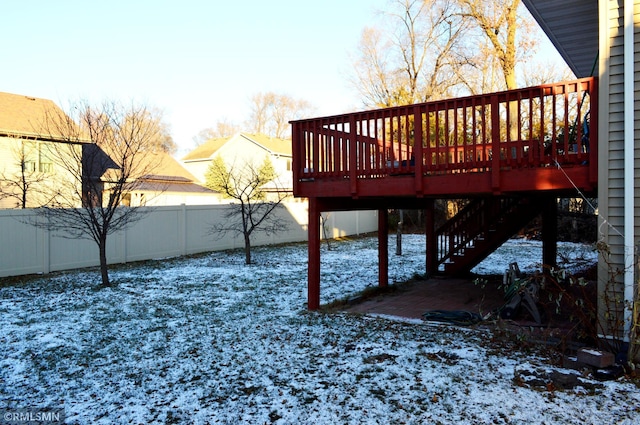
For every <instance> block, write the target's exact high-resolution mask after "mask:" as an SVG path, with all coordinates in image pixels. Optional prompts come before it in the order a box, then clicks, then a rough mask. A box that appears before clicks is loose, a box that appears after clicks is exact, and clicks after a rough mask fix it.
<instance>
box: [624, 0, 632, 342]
mask: <svg viewBox="0 0 640 425" xmlns="http://www.w3.org/2000/svg"><path fill="white" fill-rule="evenodd" d="M633 9H634V0H624V252H625V255H624V340H625V341H627V342H628V341H629V339H630V336H631V326H632V320H633V302H634V297H633V295H634V271H635V267H634V257H635V255H634V254H635V252H634V246H635V232H634V225H635V223H634V221H635V220H634V205H635V194H634V192H635V191H634V148H635V141H634V126H635V125H634V124H635V122H634V94H635V90H634V65H635V55H634V22H633Z"/></svg>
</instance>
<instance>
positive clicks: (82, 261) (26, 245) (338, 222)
mask: <svg viewBox="0 0 640 425" xmlns="http://www.w3.org/2000/svg"><path fill="white" fill-rule="evenodd" d="M227 208H228V206H224V205H202V206H198V205H190V206H185V205H180V206H175V207H157V208H153V209H150V212H149V214H148V215H146V216H145V217H144V219H142V220H141V221H139V222H137V223H136V224H135V225H133V226H131V227H130V228H129V229H127V230H126V231H123V232H119V233H117V234H114V235H111V236H110V237H109V239H108V241H107V257H108V261H109V262H110V263H112V264H113V263H123V262H128V261H138V260H146V259H154V258H164V257H172V256H179V255H187V254H194V253H199V252H208V251H217V250H224V249H233V248H241V247H243V246H244V243H243V240H242V238H241V237H232V236H231V235H228V236H227V237H225V238H222V239H217V240H216V239H215V238H214V237H212V236H210V235H209V234H208V229H209V228H211V226H212V225H213V224H215V223H216V222H217V221H220V220H224V213H225V211H226V209H227ZM281 214H282V215H283V218H284V219H286V220H287V222H288V223H289V225H290V226H289V230H288V231H286V232H282V233H280V234H278V235H273V236H270V237H267V236H264V235H263V234H256V235H255V236H254V237H252V244H253V245H256V246H257V245H268V244H276V243H287V242H302V241H306V240H307V223H308V221H307V218H308V205H307V203H306V202H299V201H296V202H291V203H287V204H286V205H285V208H284V209H283V210H282V211H281ZM25 217H33V212H32V211H30V210H4V211H0V238H1V242H0V277H3V276H17V275H23V274H32V273H48V272H50V271H56V270H67V269H74V268H81V267H90V266H96V265H98V264H99V263H98V248H97V246H96V244H95V243H94V242H93V241H87V240H76V239H66V238H63V237H60V236H57V235H53V234H50V233H49V232H47V231H45V230H43V229H40V228H36V227H34V226H32V225H29V224H27V223H26V220H25ZM377 225H378V219H377V212H376V211H355V212H341V213H332V214H331V217H330V220H329V221H328V226H329V229H328V235H329V236H345V235H354V234H360V233H368V232H372V231H375V230H376V229H377Z"/></svg>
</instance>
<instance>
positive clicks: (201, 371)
mask: <svg viewBox="0 0 640 425" xmlns="http://www.w3.org/2000/svg"><path fill="white" fill-rule="evenodd" d="M392 238H393V237H392ZM403 241H404V255H403V256H402V257H396V256H395V255H393V254H392V255H390V265H389V274H390V278H391V280H392V281H404V280H407V279H409V278H411V277H412V276H413V275H414V274H416V273H423V272H424V254H423V253H424V251H423V250H424V245H425V244H424V237H423V236H419V235H405V236H404V238H403ZM394 243H395V241H390V246H393V244H394ZM525 248H526V249H525ZM540 250H541V249H540V245H539V243H537V242H526V241H520V242H518V241H511V242H509V243H508V244H507V245H506V246H505V247H504V248H503V249H502V250H501V252H500V253H498V254H495V255H494V256H493V257H492V258H490V259H489V260H488V261H485V262H484V263H483V264H481V265H480V266H478V268H477V269H476V271H478V272H481V273H502V271H503V269H504V268H505V267H506V265H508V264H509V263H510V262H512V261H518V263H519V265H520V268H521V269H523V270H531V269H532V268H534V267H535V263H536V262H537V261H539V259H540V258H541V254H540ZM559 251H560V252H561V253H564V252H571V255H572V256H582V257H585V258H586V259H591V260H593V259H594V258H595V254H593V253H591V252H588V250H585V252H586V253H583V252H582V251H581V250H580V249H577V248H576V247H575V246H574V245H562V246H561V247H560V249H559ZM529 252H530V253H531V257H530V258H528V257H527V256H526V254H527V253H529ZM306 256H307V251H306V245H304V244H299V245H288V246H282V247H275V248H274V247H264V248H256V249H255V251H254V260H255V263H256V264H255V265H252V266H244V265H243V258H244V257H243V255H242V253H240V252H232V253H230V252H216V253H210V254H207V255H202V256H196V257H194V258H176V259H168V260H164V261H158V262H148V263H145V264H144V265H139V264H136V265H129V266H122V267H118V268H117V269H114V270H113V271H112V273H111V276H112V280H113V281H114V282H116V283H117V286H116V287H114V288H110V289H102V290H96V289H95V288H96V285H97V284H98V282H99V278H100V277H99V274H98V272H96V271H94V270H91V271H77V272H69V273H60V274H54V275H51V276H44V277H41V278H37V279H33V280H30V281H28V282H27V283H26V284H24V285H9V286H4V287H0V350H2V353H3V355H2V358H1V360H0V409H6V408H22V407H30V408H34V407H37V408H43V407H63V408H64V409H65V412H66V417H67V423H73V424H75V423H78V424H120V423H123V424H125V423H126V424H165V423H179V424H182V423H185V424H191V423H193V424H264V423H278V424H403V423H406V424H431V423H434V424H437V423H442V424H485V423H486V424H559V423H570V424H574V423H575V424H612V423H621V424H633V423H638V422H639V421H640V419H639V418H640V410H639V409H640V408H639V407H638V406H640V390H639V389H638V387H636V386H635V385H634V384H633V383H630V382H627V381H624V380H620V381H610V382H605V383H602V386H601V387H598V388H596V389H584V388H582V387H577V388H576V389H573V390H567V391H546V390H544V391H543V390H535V389H530V388H527V387H523V386H518V385H516V384H515V383H514V368H516V367H518V366H521V365H522V364H525V363H530V364H532V365H537V364H541V365H543V364H546V363H545V362H546V359H545V358H544V357H543V356H541V355H536V354H532V353H531V352H528V353H520V352H517V351H514V350H501V349H500V346H499V345H494V344H492V343H491V342H490V340H491V338H490V335H489V334H488V333H486V331H480V330H473V329H460V328H453V327H445V326H436V325H432V324H427V323H423V322H420V321H408V320H400V319H397V320H395V319H393V318H386V317H385V318H383V317H368V316H359V315H349V314H342V313H334V314H327V313H309V312H307V311H306V306H305V303H306V267H307V264H306V259H307V258H306ZM492 265H493V266H494V268H493V269H492V268H491V267H492ZM374 282H377V250H376V240H375V238H364V239H357V240H354V241H348V242H340V243H334V245H333V250H331V251H327V250H326V246H323V252H322V292H321V297H322V302H323V303H326V302H329V301H332V300H334V299H336V298H344V297H346V296H348V295H349V294H354V293H357V292H359V291H362V290H363V289H365V288H366V287H367V286H371V285H372V284H374Z"/></svg>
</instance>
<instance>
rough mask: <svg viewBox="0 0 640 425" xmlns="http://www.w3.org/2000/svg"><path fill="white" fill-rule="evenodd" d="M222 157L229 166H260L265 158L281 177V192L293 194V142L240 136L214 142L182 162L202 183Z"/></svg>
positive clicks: (184, 158) (210, 142)
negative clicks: (246, 164)
mask: <svg viewBox="0 0 640 425" xmlns="http://www.w3.org/2000/svg"><path fill="white" fill-rule="evenodd" d="M217 156H221V157H222V158H224V160H225V162H226V163H227V164H230V165H233V164H237V165H238V166H242V165H243V164H244V163H247V162H249V163H253V164H256V165H259V164H261V163H262V161H264V158H265V157H268V158H270V159H271V162H272V163H273V166H274V168H275V170H276V173H277V174H278V176H279V182H278V185H279V187H280V188H281V189H284V190H287V191H291V190H292V187H293V185H292V174H291V140H286V139H277V138H274V137H269V136H265V135H263V134H249V133H238V134H235V135H233V136H231V137H222V138H216V139H211V140H208V141H206V142H205V143H203V144H202V145H200V146H198V147H197V148H195V149H194V150H192V151H191V152H189V153H188V154H187V155H185V156H184V157H183V158H182V163H183V164H184V166H185V167H186V168H187V170H189V171H190V172H191V173H192V174H193V175H194V176H195V177H196V178H197V179H198V180H199V181H200V182H201V183H204V182H205V180H206V178H205V174H206V172H207V169H208V168H209V166H210V165H211V163H212V162H213V160H214V158H216V157H217Z"/></svg>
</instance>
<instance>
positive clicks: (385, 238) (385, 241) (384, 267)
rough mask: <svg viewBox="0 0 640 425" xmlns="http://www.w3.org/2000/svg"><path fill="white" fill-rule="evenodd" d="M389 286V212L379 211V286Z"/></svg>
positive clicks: (385, 210)
mask: <svg viewBox="0 0 640 425" xmlns="http://www.w3.org/2000/svg"><path fill="white" fill-rule="evenodd" d="M388 285H389V211H388V210H387V209H381V210H378V286H379V287H381V288H383V287H386V286H388Z"/></svg>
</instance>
